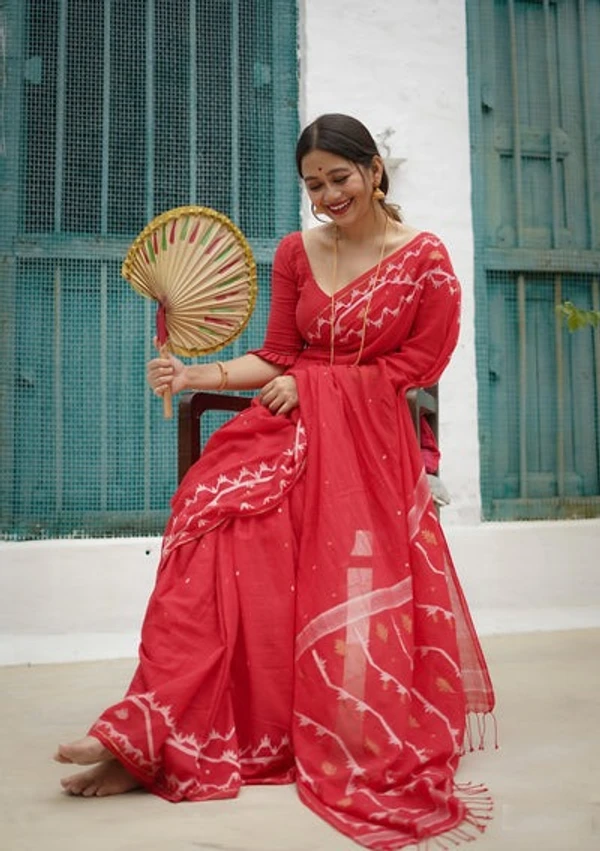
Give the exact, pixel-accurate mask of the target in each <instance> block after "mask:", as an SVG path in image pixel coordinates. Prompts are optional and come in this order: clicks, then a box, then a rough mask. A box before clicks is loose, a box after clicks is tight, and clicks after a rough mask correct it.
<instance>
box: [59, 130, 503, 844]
mask: <svg viewBox="0 0 600 851" xmlns="http://www.w3.org/2000/svg"><path fill="white" fill-rule="evenodd" d="M365 139H367V141H368V140H370V141H368V145H365V142H364V140H365ZM332 140H333V141H332ZM336 140H337V141H336ZM369 146H371V147H369ZM369 150H371V151H372V153H369ZM297 162H298V167H299V171H300V174H301V175H302V177H303V179H304V182H305V184H306V187H307V191H308V192H309V193H310V195H311V197H313V199H315V200H316V201H317V202H318V203H319V205H320V207H321V208H322V209H323V210H324V211H325V212H326V213H327V214H328V215H329V217H330V218H331V221H330V222H328V223H326V224H323V225H322V226H321V227H318V228H315V229H313V230H312V231H310V232H309V233H306V234H302V233H300V232H294V233H291V234H288V235H287V236H286V237H284V238H283V239H282V240H281V242H280V243H279V246H278V248H277V251H276V254H275V258H274V265H273V281H272V302H271V314H270V317H269V323H268V327H267V333H266V337H265V340H264V343H263V346H262V348H260V349H258V350H254V351H251V352H248V353H247V354H246V355H243V356H242V357H239V358H235V359H233V360H230V361H227V362H224V363H223V364H221V367H220V369H218V370H217V369H216V368H215V366H214V364H199V365H194V366H184V365H183V364H182V363H181V362H180V361H179V360H177V359H176V358H174V357H170V358H164V357H159V358H156V359H154V360H152V361H151V362H150V363H149V364H148V380H149V383H150V385H151V386H152V388H153V389H154V391H155V392H156V393H157V394H158V395H162V394H163V393H164V392H165V390H166V389H167V388H168V389H170V390H171V391H172V392H174V393H176V392H178V391H180V390H182V389H184V388H186V387H187V388H198V389H224V387H225V385H226V386H228V387H229V388H232V389H235V388H251V387H255V388H260V394H259V396H258V397H257V398H256V399H255V400H254V402H253V404H252V406H251V407H250V408H248V409H246V410H245V411H243V412H242V413H240V414H239V415H238V416H237V417H235V418H234V419H232V420H230V421H229V422H228V423H227V424H226V425H225V426H223V427H222V428H221V429H219V430H218V431H217V432H216V433H215V434H214V435H213V437H212V438H211V439H210V440H209V441H208V443H207V445H206V447H205V449H204V452H203V453H202V456H201V457H200V459H199V460H198V461H197V462H196V464H195V465H194V466H192V467H191V468H190V470H189V471H188V473H187V475H186V476H185V478H184V479H183V481H182V483H181V485H180V487H179V489H178V491H177V493H176V494H175V496H174V498H173V500H172V509H173V512H172V515H171V518H170V520H169V523H168V525H167V528H166V531H165V535H164V539H163V550H162V559H161V564H160V567H159V570H158V574H157V581H156V587H155V589H154V592H153V594H152V597H151V599H150V602H149V605H148V610H147V613H146V618H145V621H144V625H143V628H142V641H141V646H140V660H139V666H138V669H137V671H136V673H135V676H134V678H133V681H132V683H131V685H130V688H129V690H128V692H127V694H126V696H125V697H124V698H123V699H122V700H121V701H119V702H117V703H116V704H114V705H113V706H110V707H109V708H108V709H106V710H105V712H103V713H102V715H101V716H100V717H99V718H98V719H97V720H96V721H95V722H94V724H93V725H92V727H91V728H90V730H89V732H88V735H87V736H86V737H84V738H83V739H80V740H79V741H76V742H73V743H72V744H69V745H60V746H59V748H58V751H57V754H56V759H57V760H58V761H59V762H72V763H78V764H82V765H88V764H90V763H97V765H95V766H94V767H93V768H92V769H89V770H87V771H85V772H82V773H79V774H75V775H72V776H70V777H67V778H65V779H64V780H63V787H64V789H65V790H66V791H67V792H69V793H70V794H73V795H82V796H87V797H89V796H92V795H93V796H103V795H111V794H117V793H119V792H125V791H128V790H129V789H132V788H134V787H136V786H143V787H144V788H146V789H147V790H148V791H150V792H152V793H154V794H156V795H160V796H162V797H164V798H166V799H168V800H170V801H182V800H193V801H203V800H209V799H214V798H225V797H234V796H235V795H237V793H238V792H239V790H240V788H241V787H242V785H244V784H253V783H254V784H279V783H289V782H293V781H295V782H296V783H297V787H298V792H299V795H300V797H301V799H302V800H303V801H304V802H305V803H306V804H307V806H309V807H310V808H311V809H312V810H313V811H314V812H316V813H318V814H319V815H320V816H322V817H323V818H324V819H325V820H326V821H328V822H329V823H330V824H332V825H333V826H334V827H336V828H337V829H338V830H340V831H341V832H342V833H344V834H346V835H348V836H350V837H352V838H353V839H354V840H356V841H357V842H358V843H359V844H362V845H364V846H365V847H368V848H371V849H375V851H391V849H400V848H404V847H406V846H408V845H412V844H414V843H417V842H420V841H421V840H425V839H427V838H428V837H430V836H436V835H439V834H442V833H446V834H448V838H449V841H451V842H452V844H453V845H456V844H457V842H458V840H459V839H465V838H467V839H468V838H473V837H474V836H475V835H476V834H477V832H478V831H480V830H483V829H484V828H485V825H486V823H487V821H488V819H489V818H490V815H489V811H490V809H491V800H490V798H489V795H488V794H487V792H486V790H485V789H484V788H482V787H473V786H471V785H470V784H466V785H464V786H459V785H457V784H456V782H455V780H454V775H455V772H456V769H457V767H458V763H459V760H460V757H461V755H462V753H463V752H464V748H465V741H466V742H470V741H471V736H470V727H469V717H470V716H471V715H475V716H476V718H477V721H478V724H479V727H478V729H479V730H480V731H481V738H482V739H483V731H484V729H485V725H484V720H485V715H486V714H487V713H491V712H492V710H493V707H494V694H493V689H492V685H491V682H490V678H489V674H488V671H487V667H486V664H485V660H484V658H483V654H482V651H481V647H480V645H479V641H478V639H477V636H476V634H475V631H474V629H473V625H472V622H471V618H470V615H469V611H468V608H467V605H466V603H465V600H464V597H463V594H462V591H461V588H460V584H459V581H458V578H457V576H456V571H455V569H454V566H453V564H452V559H451V556H450V553H449V551H448V546H447V544H446V541H445V538H444V535H443V533H442V530H441V528H440V526H439V521H438V517H437V513H436V511H435V508H434V505H433V502H432V496H431V493H430V491H429V487H428V484H427V477H426V474H425V470H424V467H423V460H422V456H421V453H420V448H419V445H418V443H417V440H416V436H415V432H414V428H413V424H412V420H411V416H410V413H409V410H408V406H407V403H406V391H407V390H408V389H410V388H413V387H418V386H428V385H431V384H433V383H435V382H437V380H438V379H439V377H440V375H441V374H442V372H443V371H444V369H445V368H446V366H447V364H448V362H449V360H450V357H451V354H452V352H453V350H454V348H455V346H456V342H457V339H458V331H459V316H460V284H459V282H458V280H457V279H456V276H455V275H454V271H453V268H452V264H451V261H450V259H449V257H448V253H447V251H446V249H445V246H444V245H443V243H442V242H441V241H440V240H439V239H438V238H437V237H436V236H435V235H434V234H432V233H428V232H418V231H416V230H414V229H412V228H410V227H408V226H407V225H405V224H404V223H403V222H401V221H400V219H399V216H398V214H397V213H396V211H395V210H393V208H391V207H389V205H387V204H386V203H385V201H384V198H382V197H381V195H382V194H383V195H385V188H387V177H386V175H385V170H384V168H383V162H382V160H381V157H380V156H379V154H378V152H377V149H376V147H375V145H374V143H373V140H372V138H371V136H370V134H369V133H368V131H367V130H366V128H364V127H363V125H362V124H360V123H359V122H358V121H356V120H355V119H353V118H350V117H348V116H323V117H322V118H321V119H318V120H317V121H316V122H314V123H313V124H312V125H310V126H309V127H308V128H307V129H306V130H305V131H304V133H303V134H302V136H301V137H300V141H299V143H298V152H297ZM481 745H483V741H482V742H481Z"/></svg>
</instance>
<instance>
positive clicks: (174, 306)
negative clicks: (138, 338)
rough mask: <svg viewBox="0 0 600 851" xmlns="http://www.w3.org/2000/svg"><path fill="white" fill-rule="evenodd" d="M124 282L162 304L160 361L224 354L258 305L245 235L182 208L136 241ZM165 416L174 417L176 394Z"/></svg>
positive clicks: (205, 210) (207, 214) (200, 211)
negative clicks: (166, 357) (167, 357)
mask: <svg viewBox="0 0 600 851" xmlns="http://www.w3.org/2000/svg"><path fill="white" fill-rule="evenodd" d="M121 272H122V275H123V277H124V278H125V280H127V281H128V282H129V283H130V284H131V286H132V287H133V288H134V289H135V290H136V291H137V292H138V293H141V295H143V296H146V297H147V298H151V299H153V300H154V301H157V302H158V308H157V312H156V336H157V338H158V343H159V346H160V353H161V355H166V354H167V353H169V352H173V353H174V354H178V355H185V356H188V357H195V356H197V355H206V354H210V353H211V352H216V351H218V350H219V349H222V348H223V347H224V346H226V345H227V344H228V343H230V342H232V341H233V340H235V338H236V337H237V336H238V335H239V334H241V332H242V331H243V330H244V328H245V327H246V325H247V323H248V320H249V319H250V316H251V315H252V311H253V309H254V304H255V302H256V292H257V285H256V264H255V262H254V258H253V256H252V250H251V248H250V246H249V244H248V242H247V241H246V239H245V237H244V235H243V234H242V232H241V231H240V230H239V228H237V227H236V225H234V224H233V222H231V221H230V220H229V219H228V218H227V216H225V215H223V213H218V212H217V211H216V210H211V209H210V208H209V207H177V208H175V209H173V210H168V211H167V212H166V213H162V214H161V215H160V216H157V217H156V218H155V219H153V220H152V221H151V222H150V223H149V224H148V225H146V227H145V228H144V230H143V231H142V232H141V233H140V234H139V236H138V237H136V239H135V240H134V241H133V243H132V244H131V247H130V249H129V251H128V252H127V256H126V257H125V260H124V262H123V267H122V270H121ZM163 400H164V401H163V404H164V416H165V417H167V418H170V417H172V416H173V408H172V400H171V394H170V393H168V394H165V396H164V397H163Z"/></svg>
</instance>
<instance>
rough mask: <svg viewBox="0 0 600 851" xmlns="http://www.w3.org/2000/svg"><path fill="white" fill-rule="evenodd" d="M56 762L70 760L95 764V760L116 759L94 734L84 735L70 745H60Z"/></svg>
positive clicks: (79, 763)
mask: <svg viewBox="0 0 600 851" xmlns="http://www.w3.org/2000/svg"><path fill="white" fill-rule="evenodd" d="M53 758H54V760H55V761H56V762H69V763H75V765H93V764H94V763H95V762H106V761H107V760H109V759H114V757H113V755H112V754H111V752H110V751H109V750H107V749H106V748H105V747H104V745H103V744H102V742H101V741H99V739H96V738H95V737H94V736H84V737H83V739H78V740H77V741H76V742H70V743H69V744H68V745H59V746H58V750H57V751H56V753H55V754H54V757H53Z"/></svg>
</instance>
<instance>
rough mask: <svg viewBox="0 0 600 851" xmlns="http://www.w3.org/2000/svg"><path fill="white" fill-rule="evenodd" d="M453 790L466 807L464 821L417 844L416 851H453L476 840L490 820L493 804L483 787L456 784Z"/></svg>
mask: <svg viewBox="0 0 600 851" xmlns="http://www.w3.org/2000/svg"><path fill="white" fill-rule="evenodd" d="M454 788H455V794H456V797H457V798H458V799H459V800H460V801H462V803H463V804H464V805H465V807H466V813H465V818H464V820H463V821H462V822H461V824H459V825H458V827H454V828H452V830H449V831H447V832H446V833H441V834H440V835H439V836H431V837H429V838H428V839H425V840H423V841H422V842H419V843H418V844H417V845H416V846H415V848H416V851H453V849H454V848H458V847H459V846H460V845H464V844H465V843H467V842H474V841H475V840H476V839H478V838H479V836H481V834H482V833H483V832H484V831H485V829H486V827H487V826H488V824H489V822H490V821H491V820H492V818H493V812H494V802H493V800H492V797H491V795H490V793H489V791H488V789H487V788H486V787H485V786H483V785H482V784H481V783H458V784H456V785H455V787H454Z"/></svg>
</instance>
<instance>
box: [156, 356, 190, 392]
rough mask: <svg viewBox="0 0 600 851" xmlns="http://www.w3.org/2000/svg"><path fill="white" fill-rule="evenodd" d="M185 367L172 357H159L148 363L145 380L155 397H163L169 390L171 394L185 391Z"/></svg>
mask: <svg viewBox="0 0 600 851" xmlns="http://www.w3.org/2000/svg"><path fill="white" fill-rule="evenodd" d="M185 371H186V366H185V364H184V363H182V362H181V361H180V360H179V358H176V357H174V355H166V356H164V357H163V356H160V357H157V358H153V359H152V360H150V361H148V363H147V365H146V379H147V381H148V384H149V385H150V387H151V388H152V390H153V391H154V393H155V394H156V395H157V396H162V395H164V393H165V391H166V390H167V389H169V388H170V390H171V393H172V394H173V395H175V393H179V392H180V391H181V390H185V388H186V381H185Z"/></svg>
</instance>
